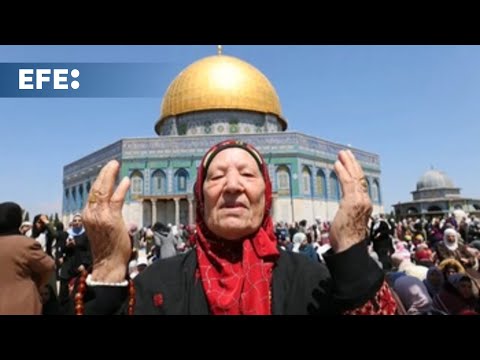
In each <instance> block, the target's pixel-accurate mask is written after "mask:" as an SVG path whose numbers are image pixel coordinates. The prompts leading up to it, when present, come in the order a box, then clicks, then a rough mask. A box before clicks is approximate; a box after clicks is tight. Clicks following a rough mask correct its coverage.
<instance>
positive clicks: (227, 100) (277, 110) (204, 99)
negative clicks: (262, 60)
mask: <svg viewBox="0 0 480 360" xmlns="http://www.w3.org/2000/svg"><path fill="white" fill-rule="evenodd" d="M220 109H222V110H249V111H257V112H261V113H268V114H274V115H276V116H277V117H278V118H280V123H281V126H282V129H283V130H285V129H286V128H287V122H286V121H285V119H284V118H283V117H282V110H281V106H280V100H279V98H278V95H277V93H276V91H275V89H274V87H273V85H272V84H271V83H270V81H269V80H268V79H267V77H266V76H265V75H263V74H262V73H261V72H260V71H259V70H257V69H256V68H255V67H253V66H252V65H250V64H248V63H246V62H245V61H242V60H240V59H237V58H234V57H231V56H226V55H214V56H209V57H206V58H203V59H200V60H198V61H196V62H194V63H193V64H191V65H190V66H188V67H187V68H186V69H185V70H183V71H182V72H181V73H180V74H179V75H178V76H177V77H176V78H175V79H174V80H173V81H172V83H171V84H170V86H169V87H168V89H167V91H166V93H165V96H164V98H163V102H162V109H161V116H160V119H159V120H158V122H157V124H156V126H155V129H159V127H160V125H161V123H162V121H163V120H164V119H165V118H167V117H169V116H173V115H180V114H185V113H189V112H195V111H204V110H220ZM157 132H158V131H157Z"/></svg>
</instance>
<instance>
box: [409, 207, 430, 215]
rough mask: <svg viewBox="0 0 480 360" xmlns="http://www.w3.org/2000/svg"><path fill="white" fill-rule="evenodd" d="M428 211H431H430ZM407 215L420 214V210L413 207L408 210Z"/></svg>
mask: <svg viewBox="0 0 480 360" xmlns="http://www.w3.org/2000/svg"><path fill="white" fill-rule="evenodd" d="M428 211H430V209H429V210H428ZM407 214H409V215H410V214H418V210H417V208H416V207H413V206H412V207H409V208H408V210H407Z"/></svg>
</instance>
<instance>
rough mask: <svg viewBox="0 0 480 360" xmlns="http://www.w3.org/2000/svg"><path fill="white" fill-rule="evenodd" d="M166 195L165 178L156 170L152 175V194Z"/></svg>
mask: <svg viewBox="0 0 480 360" xmlns="http://www.w3.org/2000/svg"><path fill="white" fill-rule="evenodd" d="M166 193H167V176H166V175H165V173H164V172H163V171H162V170H160V169H158V170H155V171H154V172H153V174H152V194H154V195H159V194H166Z"/></svg>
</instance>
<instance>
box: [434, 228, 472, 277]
mask: <svg viewBox="0 0 480 360" xmlns="http://www.w3.org/2000/svg"><path fill="white" fill-rule="evenodd" d="M458 237H459V234H458V233H457V232H456V231H455V230H454V229H450V228H449V229H445V232H444V233H443V242H440V243H438V244H437V248H436V256H437V259H438V261H439V262H441V261H443V260H445V259H455V260H457V261H459V262H460V263H461V264H462V265H463V266H464V267H465V268H471V267H473V266H475V264H476V260H475V257H474V256H473V255H472V253H470V251H468V250H467V247H466V246H465V245H461V244H459V243H458Z"/></svg>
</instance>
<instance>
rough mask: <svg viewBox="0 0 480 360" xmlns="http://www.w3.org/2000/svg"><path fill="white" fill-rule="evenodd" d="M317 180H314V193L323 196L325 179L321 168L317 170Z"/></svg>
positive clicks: (325, 185) (325, 187)
mask: <svg viewBox="0 0 480 360" xmlns="http://www.w3.org/2000/svg"><path fill="white" fill-rule="evenodd" d="M316 180H317V181H316V182H315V195H317V196H318V197H321V198H325V197H326V195H327V181H326V177H325V173H324V172H323V170H321V169H320V170H318V171H317V179H316Z"/></svg>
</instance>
